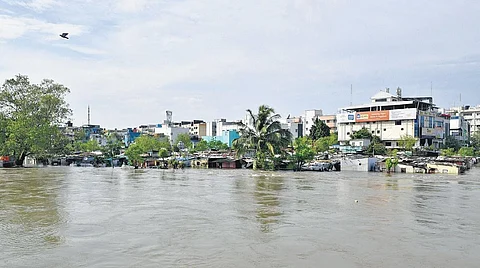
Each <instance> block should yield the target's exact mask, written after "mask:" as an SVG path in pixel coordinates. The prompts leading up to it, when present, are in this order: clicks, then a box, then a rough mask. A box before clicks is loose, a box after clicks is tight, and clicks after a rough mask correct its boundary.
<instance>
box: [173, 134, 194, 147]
mask: <svg viewBox="0 0 480 268" xmlns="http://www.w3.org/2000/svg"><path fill="white" fill-rule="evenodd" d="M181 143H183V146H184V148H185V149H190V148H192V140H191V139H190V135H189V134H187V133H182V134H179V135H178V136H177V139H176V140H175V146H177V147H178V146H179V144H181Z"/></svg>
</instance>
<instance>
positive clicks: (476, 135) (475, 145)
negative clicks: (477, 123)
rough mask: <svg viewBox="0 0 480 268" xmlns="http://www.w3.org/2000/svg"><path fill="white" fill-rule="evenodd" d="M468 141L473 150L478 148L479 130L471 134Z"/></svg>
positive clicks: (479, 147)
mask: <svg viewBox="0 0 480 268" xmlns="http://www.w3.org/2000/svg"><path fill="white" fill-rule="evenodd" d="M470 142H471V145H472V146H473V148H475V150H480V131H477V132H475V133H474V134H473V135H472V137H471V138H470Z"/></svg>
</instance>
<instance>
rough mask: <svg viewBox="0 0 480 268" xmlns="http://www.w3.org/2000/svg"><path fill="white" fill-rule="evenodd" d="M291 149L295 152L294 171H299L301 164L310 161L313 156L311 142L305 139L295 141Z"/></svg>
mask: <svg viewBox="0 0 480 268" xmlns="http://www.w3.org/2000/svg"><path fill="white" fill-rule="evenodd" d="M293 149H294V150H295V153H294V154H293V159H294V160H295V163H296V165H295V166H296V167H295V169H296V170H301V168H302V166H303V164H305V163H306V161H309V160H312V159H313V157H314V156H315V152H314V150H313V148H312V141H311V140H310V139H309V138H307V137H302V138H297V139H295V141H294V142H293Z"/></svg>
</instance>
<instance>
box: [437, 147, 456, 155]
mask: <svg viewBox="0 0 480 268" xmlns="http://www.w3.org/2000/svg"><path fill="white" fill-rule="evenodd" d="M440 155H443V156H454V155H455V149H454V148H447V149H441V150H440Z"/></svg>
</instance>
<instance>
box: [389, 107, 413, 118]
mask: <svg viewBox="0 0 480 268" xmlns="http://www.w3.org/2000/svg"><path fill="white" fill-rule="evenodd" d="M416 118H417V109H415V108H409V109H399V110H390V120H408V119H416Z"/></svg>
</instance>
